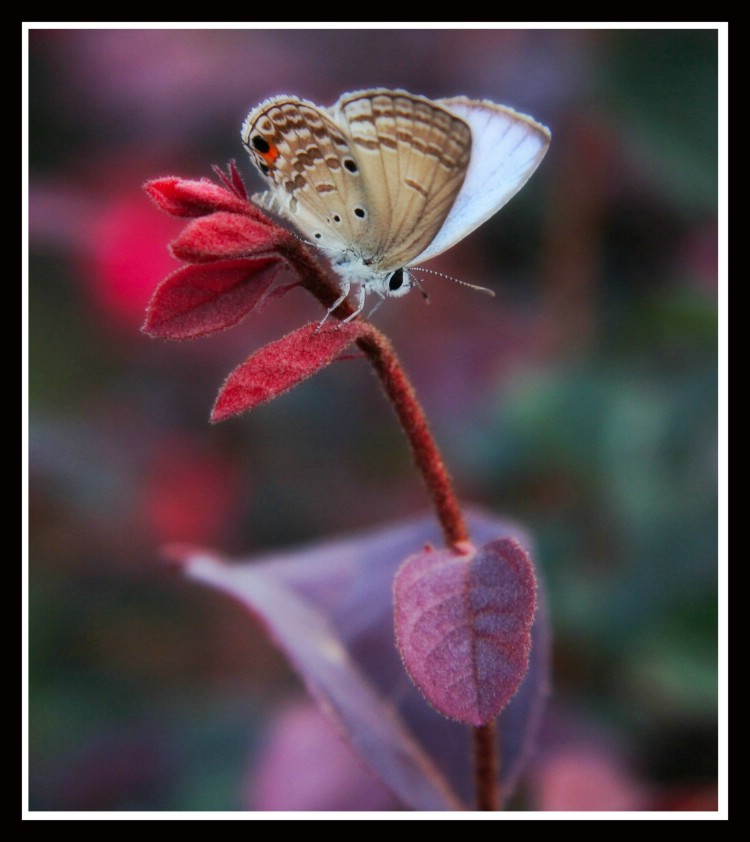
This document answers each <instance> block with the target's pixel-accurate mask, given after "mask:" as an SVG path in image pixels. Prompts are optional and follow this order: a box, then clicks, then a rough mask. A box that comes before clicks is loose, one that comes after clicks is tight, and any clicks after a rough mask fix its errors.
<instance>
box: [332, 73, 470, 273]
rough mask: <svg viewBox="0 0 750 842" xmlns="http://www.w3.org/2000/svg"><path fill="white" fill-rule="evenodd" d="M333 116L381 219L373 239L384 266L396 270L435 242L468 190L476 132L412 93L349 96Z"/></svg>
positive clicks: (369, 204)
mask: <svg viewBox="0 0 750 842" xmlns="http://www.w3.org/2000/svg"><path fill="white" fill-rule="evenodd" d="M330 113H331V115H332V117H333V119H334V120H335V122H336V123H337V124H338V126H339V127H340V128H341V130H342V133H343V134H344V135H345V136H346V137H348V138H349V143H350V148H351V153H352V155H353V156H356V162H357V164H358V166H359V168H360V171H361V172H360V176H361V180H362V181H363V183H364V188H363V193H364V199H358V201H363V202H364V204H365V206H366V209H367V212H368V215H369V218H370V219H371V220H372V221H373V222H377V226H374V227H372V228H371V230H370V231H369V232H368V235H367V237H366V238H365V240H366V243H367V248H368V250H369V251H368V253H369V254H370V255H371V256H372V258H373V266H374V267H375V268H377V269H381V270H387V269H396V268H399V267H402V266H405V265H408V264H409V262H410V261H411V260H412V259H413V258H415V257H416V256H417V255H419V254H420V253H421V252H422V251H424V249H425V248H426V247H427V246H428V245H429V243H430V242H431V241H432V240H433V238H434V237H435V235H436V234H437V232H438V231H439V230H440V228H441V227H442V224H443V222H444V220H445V218H446V216H447V215H448V212H449V211H450V209H451V206H452V205H453V202H454V200H455V198H456V196H457V194H458V192H459V190H460V189H461V185H462V183H463V180H464V176H465V175H466V170H467V167H468V164H469V158H470V155H471V130H470V128H469V126H468V125H467V124H466V123H465V122H464V121H463V120H462V119H460V118H459V117H456V116H455V115H453V114H451V113H450V112H449V111H448V110H446V109H445V108H443V107H441V106H440V105H437V104H436V103H434V102H431V101H430V100H428V99H426V98H425V97H421V96H415V95H413V94H409V93H406V92H405V91H389V90H370V91H359V92H355V93H349V94H344V96H342V97H341V99H339V101H338V102H337V103H336V105H334V106H333V107H332V108H331V109H330Z"/></svg>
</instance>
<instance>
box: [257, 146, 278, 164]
mask: <svg viewBox="0 0 750 842" xmlns="http://www.w3.org/2000/svg"><path fill="white" fill-rule="evenodd" d="M258 154H259V155H260V157H261V158H263V160H264V161H265V162H266V163H267V164H268V165H269V166H273V164H275V163H276V159H277V158H278V157H279V147H278V146H270V147H269V149H268V152H260V153H258Z"/></svg>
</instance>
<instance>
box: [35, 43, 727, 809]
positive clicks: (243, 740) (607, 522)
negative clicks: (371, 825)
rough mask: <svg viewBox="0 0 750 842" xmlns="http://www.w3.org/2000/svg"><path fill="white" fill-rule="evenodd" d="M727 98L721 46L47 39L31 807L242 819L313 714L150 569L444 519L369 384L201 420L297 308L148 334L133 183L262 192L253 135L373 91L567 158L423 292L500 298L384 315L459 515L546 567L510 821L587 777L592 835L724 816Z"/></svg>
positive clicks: (219, 618) (212, 609) (151, 236)
mask: <svg viewBox="0 0 750 842" xmlns="http://www.w3.org/2000/svg"><path fill="white" fill-rule="evenodd" d="M718 69H719V56H718V36H717V32H716V31H715V30H710V29H706V30H689V29H674V30H670V29H662V30H651V31H640V30H615V29H613V30H557V31H556V30H493V29H487V30H482V31H477V30H450V29H444V30H411V31H410V30H390V31H389V30H374V29H372V30H367V29H365V30H356V31H352V30H338V31H334V30H332V31H326V30H320V31H316V30H296V31H292V30H289V31H280V30H267V31H263V30H231V31H230V30H215V31H211V30H143V31H139V30H126V29H113V30H93V29H92V30H85V29H67V30H62V29H60V30H44V29H35V30H31V31H30V32H29V123H30V141H29V200H30V217H29V235H30V268H29V283H28V296H29V316H30V317H29V328H30V330H29V346H30V358H29V393H30V394H29V431H30V456H29V463H30V468H29V476H30V496H29V526H30V534H29V555H30V558H29V579H30V622H29V632H30V646H29V655H30V666H29V695H30V700H29V731H30V734H29V737H30V738H29V767H30V779H29V794H30V806H31V808H32V809H34V810H107V811H110V810H134V809H140V810H201V809H202V810H227V809H241V808H242V806H243V804H244V803H246V798H247V783H246V782H247V780H248V775H249V774H250V769H251V768H252V762H253V757H254V755H255V753H256V751H257V750H258V747H259V746H260V745H262V743H263V737H264V734H265V733H266V731H267V723H268V717H269V716H270V715H272V713H273V712H274V711H275V710H276V709H277V708H278V706H279V705H280V704H282V703H283V701H284V700H285V699H287V698H288V697H291V696H293V695H294V694H296V693H298V692H299V691H300V687H299V683H298V681H297V679H296V678H295V677H294V676H293V674H292V673H291V670H290V669H289V667H288V666H287V665H286V663H285V662H284V660H283V659H282V658H281V656H280V655H279V654H278V653H277V652H276V651H275V650H274V648H273V647H272V646H271V644H270V643H269V642H268V641H267V640H266V639H265V637H264V636H263V633H262V631H261V630H260V628H259V627H258V626H256V625H255V624H254V623H253V622H252V621H251V620H250V619H249V618H247V617H246V616H245V615H243V614H242V612H241V611H240V610H239V609H238V608H236V607H235V606H234V605H233V604H231V603H229V602H228V601H227V600H225V599H224V598H222V597H220V596H218V595H216V594H214V593H210V592H208V591H203V590H201V589H199V588H197V587H195V586H191V585H189V584H187V583H185V582H183V581H181V580H180V579H179V578H177V577H176V576H174V575H173V574H172V573H170V572H169V571H168V570H167V569H166V567H165V566H164V565H163V564H162V563H161V562H160V547H161V546H163V545H164V544H165V543H169V542H172V541H190V542H193V543H199V544H204V545H207V546H212V547H215V548H216V549H218V550H220V551H222V552H226V553H230V554H234V555H251V554H252V553H254V552H258V551H261V550H268V549H271V548H275V547H281V546H288V545H291V544H295V543H300V542H304V541H306V540H310V539H316V538H321V537H327V536H332V535H335V534H337V533H341V532H346V531H351V530H355V529H359V528H364V527H368V526H373V525H379V524H382V523H385V522H387V521H389V520H392V519H399V518H402V517H404V516H409V515H412V514H416V513H421V512H422V511H424V510H426V509H427V500H426V498H425V496H424V493H423V489H422V487H421V484H420V480H419V478H418V476H417V475H416V474H415V472H414V471H413V469H412V468H411V465H410V460H409V456H408V453H407V450H406V447H405V443H404V440H403V438H402V434H401V432H400V430H399V429H398V427H397V425H396V423H395V421H394V418H393V417H392V414H391V410H390V408H389V407H388V405H387V404H386V402H385V400H384V399H383V397H382V395H381V394H380V392H379V389H378V386H377V383H376V381H375V379H374V378H373V377H372V375H371V374H370V372H369V371H368V370H367V368H366V366H365V365H364V364H363V363H358V362H348V363H341V364H337V365H334V366H331V367H330V368H329V369H327V370H326V371H325V372H323V373H322V374H320V375H319V376H317V377H315V378H314V379H313V380H311V381H309V382H308V383H306V384H304V385H303V386H301V387H299V388H298V389H296V390H295V391H293V392H291V393H290V394H288V395H286V396H284V397H282V398H280V399H279V400H277V401H274V402H273V403H271V404H270V405H268V406H265V407H263V408H261V409H258V410H257V411H255V412H253V413H251V414H250V415H248V416H245V417H242V418H240V419H236V420H232V421H228V422H225V423H223V424H221V425H218V426H215V427H213V426H211V425H210V424H209V423H208V416H209V412H210V409H211V406H212V404H213V400H214V397H215V395H216V392H217V390H218V388H219V386H220V384H221V383H222V381H223V379H224V377H225V376H226V375H227V374H228V373H229V371H230V370H231V369H232V368H234V367H235V366H236V365H237V364H239V363H240V362H241V361H242V360H243V359H245V357H246V356H247V355H248V354H249V353H250V352H251V351H253V350H255V349H256V348H258V347H260V346H261V345H263V344H265V343H266V342H268V341H270V340H272V339H275V338H278V337H280V336H281V335H282V334H284V333H287V332H289V331H290V330H292V329H294V328H295V327H298V326H300V325H301V324H303V323H304V322H307V321H310V320H313V319H317V318H319V316H320V309H319V306H318V305H317V304H316V303H315V302H314V301H313V300H312V299H310V298H309V296H306V295H305V293H304V292H301V291H298V292H293V293H291V294H289V295H287V296H285V297H284V298H278V299H275V300H272V301H270V302H269V303H268V305H267V307H266V308H265V309H264V310H263V312H262V313H260V314H255V315H253V316H252V317H250V318H249V319H248V320H247V321H245V322H243V323H242V324H241V325H240V326H239V327H236V328H234V329H233V330H232V331H230V332H228V333H226V334H222V335H220V336H218V337H213V338H211V339H206V340H198V341H195V342H190V343H173V344H170V343H163V342H159V341H154V340H150V339H148V338H146V337H145V336H143V335H142V334H141V333H140V325H141V323H142V319H143V312H144V308H145V305H146V303H147V301H148V299H149V296H150V294H151V292H152V291H153V289H154V288H155V286H156V284H157V283H158V282H159V281H160V280H161V279H162V278H163V277H165V276H166V275H167V274H168V273H169V272H170V271H172V270H173V269H174V268H175V267H176V266H177V263H176V262H175V261H174V260H172V258H171V257H169V255H168V253H167V249H166V244H167V242H168V241H169V240H170V239H172V238H173V237H174V236H175V235H176V233H177V232H178V231H179V230H180V227H181V225H180V223H179V221H176V220H173V219H171V218H168V217H166V216H165V215H163V214H161V213H160V212H159V211H157V210H156V209H155V208H154V207H153V206H152V205H151V204H150V203H149V201H148V200H147V198H146V197H145V195H144V194H143V192H142V190H141V185H142V183H143V182H144V181H145V180H147V179H149V178H154V177H158V176H163V175H181V176H185V177H191V178H199V177H204V176H205V177H209V176H210V175H211V172H210V167H211V164H214V163H216V164H225V163H226V162H227V161H228V160H229V159H231V158H236V159H237V161H238V164H239V166H240V169H241V170H242V172H243V173H244V174H245V175H246V178H247V181H248V184H249V185H250V186H251V187H252V188H253V189H255V188H258V187H259V186H260V185H259V182H258V181H257V180H256V178H255V176H254V175H253V173H252V172H251V165H250V162H249V161H247V160H246V158H245V157H244V153H243V150H242V148H241V145H240V138H239V130H240V126H241V124H242V121H243V119H244V117H245V115H246V113H247V111H249V109H250V108H251V107H253V106H254V105H256V104H257V103H258V102H259V101H261V100H262V99H263V98H265V97H267V96H271V95H274V94H279V93H291V94H296V95H298V96H303V97H307V98H309V99H312V100H313V101H315V102H317V103H319V104H322V105H328V104H331V103H333V102H334V101H335V100H336V99H337V98H338V96H339V95H340V94H341V93H343V92H344V91H347V90H355V89H358V88H362V87H371V86H387V87H402V88H405V89H407V90H410V91H412V92H414V93H423V94H426V95H428V96H433V97H441V96H453V95H457V94H465V95H467V96H471V97H475V98H482V97H485V98H488V99H492V100H494V101H497V102H502V103H504V104H507V105H511V106H513V107H515V108H517V109H519V110H521V111H523V112H526V113H529V114H531V115H532V116H534V117H535V118H536V119H537V120H539V121H540V122H543V123H545V124H546V125H548V126H550V128H551V131H552V137H553V140H552V145H551V148H550V151H549V153H548V155H547V157H546V159H545V160H544V162H543V163H542V165H541V167H540V169H539V170H538V172H537V173H536V174H535V175H534V176H533V178H532V179H531V181H530V182H529V184H528V185H527V186H526V187H525V188H524V190H523V191H522V192H521V193H520V194H519V195H518V196H517V197H516V198H514V199H513V200H512V202H511V203H510V204H509V205H508V207H506V208H504V209H503V210H502V211H501V212H500V213H499V214H498V215H497V216H496V217H494V218H493V219H492V220H490V221H489V222H488V223H487V224H485V225H484V226H483V227H482V228H481V229H480V230H479V231H477V232H475V233H474V234H473V235H471V236H470V237H469V238H468V239H467V240H466V241H464V242H462V243H460V244H459V245H458V246H456V247H455V248H454V249H452V250H451V251H450V252H449V253H447V254H445V255H442V256H441V257H440V258H438V259H437V260H435V261H434V262H433V264H432V266H433V267H434V268H436V269H439V270H441V271H444V272H448V273H450V274H452V275H454V276H457V277H459V278H461V279H463V280H466V281H468V282H471V283H479V284H482V285H486V286H490V287H492V288H493V289H494V290H495V292H496V294H497V297H496V298H495V299H494V300H493V301H492V302H491V303H488V302H487V300H486V299H485V298H483V297H482V296H475V295H473V294H472V293H471V292H469V291H467V290H466V289H463V288H460V287H457V286H456V285H453V284H450V283H449V282H447V281H443V280H440V279H436V280H431V281H426V282H425V286H426V287H427V288H428V289H429V292H430V296H431V304H430V306H429V307H425V305H424V303H423V301H422V300H421V298H420V296H418V295H413V296H408V297H407V298H405V299H403V300H398V301H390V302H387V303H386V304H385V305H384V306H383V307H382V308H381V309H380V310H379V311H378V313H377V315H376V316H375V318H374V320H375V322H376V323H377V324H378V326H380V327H381V328H382V329H383V330H384V331H385V332H386V333H387V334H388V335H389V336H390V337H391V338H392V340H393V343H394V345H395V347H396V349H397V351H398V352H399V354H400V355H401V357H402V360H403V362H404V365H405V367H406V370H407V372H409V373H410V375H411V377H412V379H413V382H414V385H415V388H416V389H417V392H418V394H419V396H420V398H421V399H422V401H423V404H424V407H425V409H426V411H427V414H428V416H429V418H430V419H431V423H432V425H433V428H434V431H435V433H436V436H437V438H438V441H439V442H440V444H441V445H442V446H443V448H444V455H445V458H446V461H447V463H448V465H449V467H450V469H451V471H452V473H453V475H454V477H455V480H456V484H457V487H458V489H459V492H460V494H461V496H462V498H463V499H465V500H466V501H470V502H472V503H475V504H478V505H481V506H484V507H485V508H488V509H490V510H492V511H494V512H496V513H498V514H503V515H506V516H508V517H511V518H514V519H517V520H518V521H520V522H521V523H522V524H524V526H525V527H526V528H527V529H528V530H529V531H530V532H531V534H532V535H533V536H534V538H535V541H536V546H537V552H536V561H537V564H538V565H539V566H540V568H541V569H542V570H543V573H544V576H545V577H546V580H547V586H548V590H549V601H550V606H551V611H552V618H553V627H554V647H555V655H554V673H555V678H554V688H553V693H552V696H551V701H550V714H549V718H548V724H547V725H546V726H545V733H544V739H543V741H542V742H543V745H542V750H541V751H540V753H539V756H538V758H537V759H536V760H535V761H534V763H532V766H531V768H530V771H529V776H528V780H527V784H526V786H525V787H524V789H523V791H522V792H521V793H520V794H519V796H518V797H517V799H516V801H515V802H514V806H515V807H516V808H517V809H529V810H545V809H575V808H576V806H580V803H579V801H580V798H581V797H582V796H581V794H580V793H578V792H577V791H576V790H575V787H570V788H569V790H568V789H566V788H565V786H563V787H562V790H561V789H560V786H559V785H558V786H557V789H556V788H555V786H556V782H557V784H559V780H558V779H557V778H555V772H556V770H557V771H558V774H559V764H560V763H561V762H562V763H563V768H567V769H568V772H566V773H565V774H564V775H563V776H562V777H563V781H564V782H566V781H567V782H569V781H570V780H571V775H572V776H573V777H575V772H570V771H569V769H570V767H569V766H568V767H566V766H565V762H567V761H566V758H567V759H568V760H569V759H570V758H571V757H572V758H578V757H580V756H581V755H583V756H585V757H586V758H589V759H590V758H594V760H595V761H596V762H601V763H602V764H603V765H604V768H605V769H606V770H607V773H608V774H611V779H612V781H613V782H614V784H613V785H614V786H615V789H616V791H617V792H616V794H617V796H618V797H620V798H621V801H619V802H618V801H617V799H616V798H614V799H613V798H610V800H608V798H607V795H606V793H605V794H596V792H594V789H595V787H594V789H592V792H590V793H585V795H586V796H587V797H589V802H587V803H590V802H591V800H592V799H593V803H595V804H598V805H599V807H600V809H614V808H615V807H616V806H617V805H618V804H620V803H624V804H626V805H628V806H632V807H636V808H642V809H675V810H679V809H685V810H687V809H715V808H716V779H717V488H718V485H717V465H718V451H717V386H718V377H717V339H718V332H717V323H718V322H717V300H718V281H717V253H718V252H717V248H718V247H717V239H718V224H717V188H718V185H717V155H718V140H717V136H718V135H717V117H718ZM555 762H556V763H558V766H557V767H555V766H554V763H555ZM576 768H578V767H576ZM582 768H583V772H582V777H583V778H584V779H592V778H597V779H599V778H600V777H601V776H600V775H599V773H597V774H594V773H592V771H591V770H592V769H593V768H595V767H594V766H591V765H589V766H587V765H586V763H585V762H584V764H583V767H582ZM561 791H562V793H563V794H562V795H561V794H560V792H561ZM576 798H578V799H579V801H576ZM597 798H598V799H601V800H600V801H597V800H596V799H597ZM555 799H557V800H555ZM566 799H567V800H566Z"/></svg>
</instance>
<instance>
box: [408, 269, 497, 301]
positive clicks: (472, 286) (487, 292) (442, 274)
mask: <svg viewBox="0 0 750 842" xmlns="http://www.w3.org/2000/svg"><path fill="white" fill-rule="evenodd" d="M409 271H410V272H429V274H430V275H439V276H440V277H441V278H447V279H448V280H449V281H453V283H454V284H460V285H461V286H462V287H468V288H469V289H473V290H474V291H475V292H481V293H484V295H489V296H490V297H491V298H494V297H495V293H494V292H493V290H491V289H488V288H487V287H480V286H477V285H476V284H470V283H468V282H467V281H460V280H459V279H458V278H454V277H453V275H446V274H445V272H436V271H435V270H434V269H424V268H422V267H421V266H410V267H409ZM415 280H416V278H415ZM417 286H418V287H419V289H420V290H422V287H421V286H420V285H419V282H417ZM422 295H423V296H424V297H425V298H427V293H425V292H422Z"/></svg>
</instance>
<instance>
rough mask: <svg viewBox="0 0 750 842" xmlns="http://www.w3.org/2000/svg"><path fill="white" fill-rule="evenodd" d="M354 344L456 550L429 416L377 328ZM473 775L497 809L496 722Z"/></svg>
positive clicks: (481, 737) (325, 288)
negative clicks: (393, 414) (392, 414)
mask: <svg viewBox="0 0 750 842" xmlns="http://www.w3.org/2000/svg"><path fill="white" fill-rule="evenodd" d="M284 251H285V252H286V253H285V256H286V258H287V259H288V260H289V262H290V263H291V264H292V265H293V266H294V268H295V269H296V271H297V273H298V275H299V277H300V280H301V283H302V285H303V286H304V287H305V288H306V289H307V290H309V291H310V292H311V293H312V294H313V295H314V296H315V297H316V298H317V299H318V300H319V301H320V302H321V303H322V304H323V305H324V306H325V307H330V306H331V305H332V304H333V302H334V301H336V299H337V298H338V297H339V291H338V289H337V288H336V287H334V286H333V285H332V284H331V282H330V281H329V280H328V278H327V277H326V276H325V274H324V273H323V272H322V271H321V268H320V265H319V264H318V262H317V261H316V260H315V259H314V258H313V257H312V255H310V254H309V253H308V252H307V250H305V249H301V248H299V247H298V244H297V243H293V244H290V248H289V249H288V250H287V249H284ZM353 312H354V311H353V308H352V306H351V304H349V302H348V301H344V302H342V303H341V304H340V305H339V307H338V308H337V309H336V311H335V312H334V313H333V314H332V315H333V316H334V317H335V318H338V319H345V318H346V317H347V316H349V315H351V313H353ZM357 345H358V346H359V348H360V349H361V350H362V351H363V352H364V354H365V355H366V356H367V358H368V359H369V360H370V363H371V364H372V366H373V368H374V369H375V372H376V373H377V375H378V377H379V378H380V382H381V383H382V385H383V388H384V389H385V392H386V394H387V396H388V398H389V400H390V401H391V403H392V404H393V408H394V409H395V410H396V414H397V415H398V418H399V421H400V422H401V426H402V427H403V429H404V432H405V433H406V435H407V438H408V439H409V445H410V447H411V451H412V455H413V457H414V461H415V462H416V464H417V468H418V469H419V472H420V473H421V474H422V478H423V480H424V482H425V485H426V486H427V489H428V491H429V494H430V497H431V498H432V502H433V505H434V506H435V510H436V514H437V518H438V521H439V522H440V526H441V528H442V530H443V536H444V538H445V543H446V545H447V546H449V547H452V548H454V549H456V550H458V551H459V552H462V551H463V550H464V547H463V546H462V545H464V544H465V542H467V541H468V540H469V531H468V528H467V526H466V521H465V519H464V516H463V513H462V511H461V507H460V505H459V503H458V499H457V498H456V494H455V491H454V490H453V483H452V482H451V478H450V475H449V474H448V470H447V468H446V467H445V463H444V462H443V457H442V456H441V455H440V451H439V450H438V446H437V444H436V442H435V439H434V438H433V436H432V433H431V432H430V428H429V425H428V423H427V417H426V416H425V414H424V410H423V409H422V406H421V405H420V403H419V401H418V400H417V396H416V394H415V392H414V388H413V387H412V385H411V383H410V382H409V378H408V377H407V376H406V372H405V371H404V370H403V368H402V367H401V364H400V363H399V361H398V357H397V356H396V353H395V351H394V350H393V346H392V345H391V343H390V342H389V340H388V339H387V338H386V336H385V335H384V334H382V333H381V332H380V331H379V330H377V328H375V327H373V326H372V325H368V326H367V332H366V334H365V335H364V336H362V337H360V338H359V339H358V340H357ZM472 731H473V744H474V778H475V783H476V802H477V809H478V810H497V809H498V805H499V803H500V791H499V789H500V788H499V784H498V781H499V777H498V774H499V762H498V755H497V740H496V733H495V732H496V726H495V722H490V723H489V724H488V725H482V726H479V727H478V728H473V729H472Z"/></svg>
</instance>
